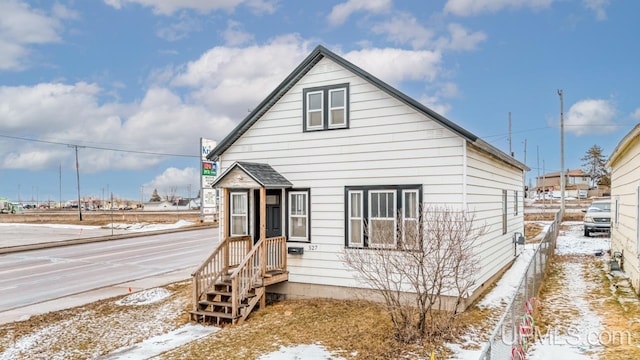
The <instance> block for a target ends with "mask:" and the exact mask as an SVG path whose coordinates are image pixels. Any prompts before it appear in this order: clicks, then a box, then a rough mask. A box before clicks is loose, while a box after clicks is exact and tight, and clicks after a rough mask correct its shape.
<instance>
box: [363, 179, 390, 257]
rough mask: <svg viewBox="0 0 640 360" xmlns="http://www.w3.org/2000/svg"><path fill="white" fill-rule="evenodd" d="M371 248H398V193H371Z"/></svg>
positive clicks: (369, 233)
mask: <svg viewBox="0 0 640 360" xmlns="http://www.w3.org/2000/svg"><path fill="white" fill-rule="evenodd" d="M368 225H369V226H368V235H369V246H370V247H381V248H382V247H391V248H393V247H395V246H396V192H395V191H393V190H371V191H369V224H368Z"/></svg>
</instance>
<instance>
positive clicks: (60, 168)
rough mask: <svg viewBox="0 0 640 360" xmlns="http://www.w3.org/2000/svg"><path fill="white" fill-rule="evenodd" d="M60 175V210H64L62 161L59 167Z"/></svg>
mask: <svg viewBox="0 0 640 360" xmlns="http://www.w3.org/2000/svg"><path fill="white" fill-rule="evenodd" d="M58 177H59V181H58V186H60V189H59V191H60V199H59V200H60V210H62V163H60V165H59V167H58Z"/></svg>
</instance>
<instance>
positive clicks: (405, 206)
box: [402, 189, 420, 242]
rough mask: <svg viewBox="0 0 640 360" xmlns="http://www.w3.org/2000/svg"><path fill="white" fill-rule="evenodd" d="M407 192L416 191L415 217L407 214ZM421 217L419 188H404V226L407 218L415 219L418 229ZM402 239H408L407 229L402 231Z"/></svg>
mask: <svg viewBox="0 0 640 360" xmlns="http://www.w3.org/2000/svg"><path fill="white" fill-rule="evenodd" d="M407 193H414V194H416V208H415V209H414V210H415V214H416V217H415V218H407V217H406V216H405V215H406V213H407V212H406V208H407V204H406V203H405V194H407ZM419 217H420V192H419V191H418V189H411V190H402V226H404V223H405V221H406V220H415V222H416V230H417V228H418V226H419V224H420V222H419V221H418V220H419ZM402 241H403V242H404V241H406V239H405V231H404V230H403V231H402Z"/></svg>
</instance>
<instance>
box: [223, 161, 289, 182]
mask: <svg viewBox="0 0 640 360" xmlns="http://www.w3.org/2000/svg"><path fill="white" fill-rule="evenodd" d="M235 168H240V169H241V170H242V171H244V173H245V174H247V175H248V176H249V177H251V178H252V179H253V180H254V181H255V182H257V183H258V184H260V185H261V186H263V187H265V188H290V187H293V184H292V183H291V182H289V180H287V179H286V178H285V177H284V176H282V174H280V173H279V172H277V171H276V170H275V169H274V168H272V167H271V165H269V164H263V163H253V162H245V161H238V162H235V163H234V164H233V165H231V166H230V167H229V169H227V171H225V172H224V173H223V174H221V175H220V177H218V178H217V179H216V181H215V182H214V183H213V186H215V185H216V184H217V183H219V182H220V181H222V179H223V178H224V177H225V176H226V175H227V174H229V173H230V172H231V171H233V169H235Z"/></svg>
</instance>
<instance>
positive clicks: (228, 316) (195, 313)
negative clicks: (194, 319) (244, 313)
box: [189, 310, 241, 320]
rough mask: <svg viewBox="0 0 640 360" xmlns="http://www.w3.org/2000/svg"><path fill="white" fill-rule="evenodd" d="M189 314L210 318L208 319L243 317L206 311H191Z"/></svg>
mask: <svg viewBox="0 0 640 360" xmlns="http://www.w3.org/2000/svg"><path fill="white" fill-rule="evenodd" d="M189 313H191V314H192V315H199V316H208V317H215V318H218V319H221V318H222V319H231V320H233V319H237V318H239V317H241V315H238V316H235V317H234V316H232V315H231V314H227V313H223V312H218V311H206V310H191V311H189Z"/></svg>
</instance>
